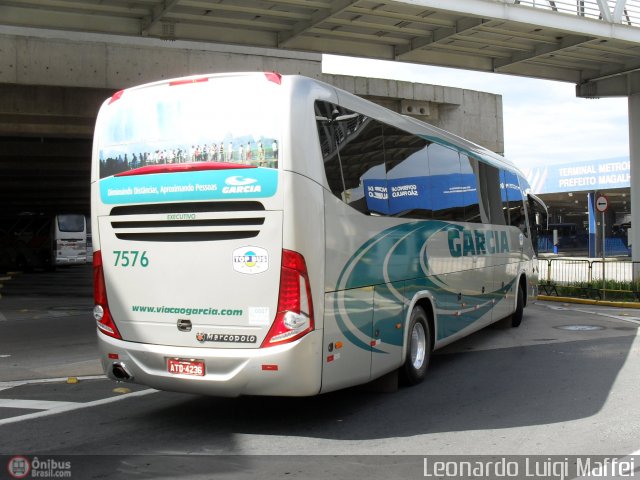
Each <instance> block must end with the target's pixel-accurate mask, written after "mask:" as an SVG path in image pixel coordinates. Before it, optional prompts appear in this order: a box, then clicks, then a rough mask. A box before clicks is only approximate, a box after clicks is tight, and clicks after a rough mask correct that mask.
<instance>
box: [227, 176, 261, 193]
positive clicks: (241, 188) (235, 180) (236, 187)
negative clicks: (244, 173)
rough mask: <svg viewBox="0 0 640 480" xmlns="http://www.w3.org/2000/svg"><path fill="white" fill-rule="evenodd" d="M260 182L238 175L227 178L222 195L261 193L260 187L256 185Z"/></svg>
mask: <svg viewBox="0 0 640 480" xmlns="http://www.w3.org/2000/svg"><path fill="white" fill-rule="evenodd" d="M257 182H258V180H256V179H255V178H245V177H241V176H238V175H235V176H233V177H229V178H227V179H226V180H225V181H224V183H225V184H226V185H225V186H224V187H222V193H260V192H261V191H262V188H261V187H260V185H254V184H255V183H257Z"/></svg>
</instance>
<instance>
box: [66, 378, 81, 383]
mask: <svg viewBox="0 0 640 480" xmlns="http://www.w3.org/2000/svg"><path fill="white" fill-rule="evenodd" d="M78 382H79V380H78V378H77V377H69V378H67V383H68V384H70V385H75V384H76V383H78Z"/></svg>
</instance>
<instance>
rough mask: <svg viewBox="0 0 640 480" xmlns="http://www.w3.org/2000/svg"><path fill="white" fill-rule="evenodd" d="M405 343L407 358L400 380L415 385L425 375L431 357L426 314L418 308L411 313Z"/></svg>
mask: <svg viewBox="0 0 640 480" xmlns="http://www.w3.org/2000/svg"><path fill="white" fill-rule="evenodd" d="M407 342H408V344H407V356H406V358H405V360H404V365H403V366H402V368H401V369H400V373H401V378H402V381H403V383H405V384H407V385H416V384H418V383H420V382H421V381H422V380H424V377H425V376H426V375H427V367H428V366H429V359H430V357H431V331H430V330H429V322H428V321H427V314H426V313H425V311H424V309H423V308H422V307H420V306H416V307H415V308H414V309H413V311H412V312H411V321H410V322H409V336H408V339H407Z"/></svg>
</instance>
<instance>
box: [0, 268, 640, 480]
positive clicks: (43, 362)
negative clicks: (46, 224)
mask: <svg viewBox="0 0 640 480" xmlns="http://www.w3.org/2000/svg"><path fill="white" fill-rule="evenodd" d="M38 275H41V276H40V277H38ZM30 277H37V278H36V279H35V280H30ZM47 277H48V278H49V280H47V279H46V278H47ZM11 282H14V283H13V284H12V283H11ZM87 282H89V287H87ZM36 284H38V285H39V286H38V287H37V288H35V287H34V288H30V285H36ZM1 291H2V294H3V298H2V299H0V454H3V455H25V456H28V457H29V458H32V457H33V456H39V458H58V459H67V460H69V459H71V460H72V463H73V465H74V468H75V469H74V470H73V471H74V476H73V478H177V477H178V476H179V477H183V478H214V477H215V478H280V477H283V478H284V477H286V478H328V475H329V473H328V472H331V476H338V477H340V476H343V477H346V478H418V477H423V472H422V463H421V462H422V460H421V458H422V457H423V456H425V455H464V456H465V458H466V457H468V456H470V455H491V456H501V455H560V456H567V455H627V454H631V453H632V452H637V451H638V450H639V449H640V406H639V405H640V403H639V401H638V400H639V399H640V382H639V381H638V379H640V341H639V340H638V327H639V326H640V311H637V310H624V309H619V308H605V307H591V306H584V305H569V304H558V303H552V302H535V303H533V304H532V305H530V306H529V307H528V308H527V309H526V310H525V320H524V322H523V324H522V326H521V327H520V328H517V329H506V330H505V329H495V328H489V329H485V330H483V331H481V332H478V333H476V334H474V335H472V336H471V337H468V338H466V339H464V340H462V341H460V342H457V343H456V344H454V345H451V346H449V347H447V348H445V349H443V350H441V351H439V352H438V353H437V354H436V355H435V356H434V358H433V361H432V364H431V366H430V372H429V377H428V379H427V380H426V381H425V382H424V383H422V384H420V385H418V386H415V387H411V388H401V389H399V390H398V391H397V392H394V393H376V392H371V391H367V390H366V389H349V390H344V391H340V392H335V393H331V394H327V395H322V396H318V397H312V398H260V397H243V398H236V399H221V398H209V397H200V396H194V395H186V394H177V393H170V392H156V391H153V390H149V389H147V388H146V387H140V386H131V385H128V384H127V385H124V384H120V385H118V384H115V383H112V382H110V381H107V380H105V379H104V378H101V377H100V374H101V371H100V368H99V365H98V362H97V359H96V351H95V330H94V324H93V320H92V318H91V315H90V310H91V303H92V302H91V296H90V295H91V291H90V268H89V267H88V266H87V267H72V268H70V269H65V270H64V271H60V272H56V273H54V274H49V273H46V274H45V273H41V274H37V273H35V274H29V275H24V276H20V277H17V278H15V279H12V280H11V281H9V282H5V286H4V288H3V289H2V290H1ZM76 375H80V381H79V382H78V383H77V384H69V383H67V382H66V377H68V376H76ZM47 379H48V380H47ZM123 386H124V387H127V388H128V389H130V392H127V391H126V390H125V391H124V393H123V391H121V390H117V391H114V389H116V388H117V387H123ZM317 455H322V456H321V457H318V456H317ZM345 455H348V457H345ZM333 456H336V457H333ZM413 456H417V457H413ZM6 458H9V457H6ZM0 460H1V459H0ZM2 474H4V470H3V469H0V478H3V477H2V476H1V475H2ZM637 475H639V476H640V472H637ZM9 478H11V477H9Z"/></svg>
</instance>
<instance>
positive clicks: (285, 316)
mask: <svg viewBox="0 0 640 480" xmlns="http://www.w3.org/2000/svg"><path fill="white" fill-rule="evenodd" d="M313 329H314V321H313V303H312V301H311V285H310V284H309V274H308V273H307V264H306V262H305V261H304V257H303V256H302V255H300V254H299V253H297V252H293V251H291V250H283V251H282V268H281V270H280V294H279V296H278V312H277V313H276V318H275V320H274V322H273V325H272V326H271V329H270V330H269V333H268V334H267V336H266V338H265V339H264V341H263V342H262V347H271V346H274V345H281V344H283V343H287V342H292V341H294V340H297V339H299V338H300V337H303V336H304V335H306V334H307V333H309V332H311V331H313Z"/></svg>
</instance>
